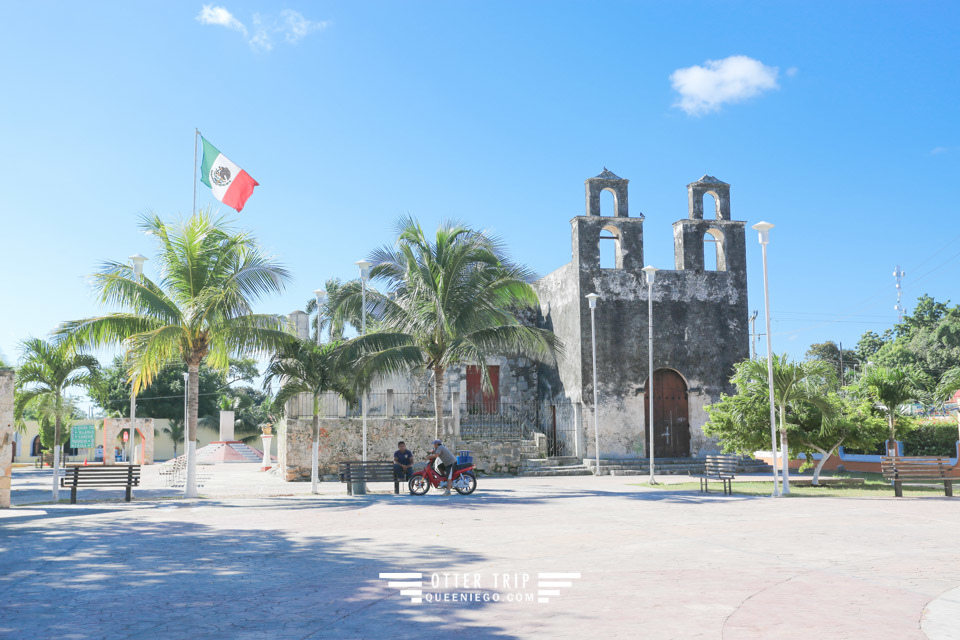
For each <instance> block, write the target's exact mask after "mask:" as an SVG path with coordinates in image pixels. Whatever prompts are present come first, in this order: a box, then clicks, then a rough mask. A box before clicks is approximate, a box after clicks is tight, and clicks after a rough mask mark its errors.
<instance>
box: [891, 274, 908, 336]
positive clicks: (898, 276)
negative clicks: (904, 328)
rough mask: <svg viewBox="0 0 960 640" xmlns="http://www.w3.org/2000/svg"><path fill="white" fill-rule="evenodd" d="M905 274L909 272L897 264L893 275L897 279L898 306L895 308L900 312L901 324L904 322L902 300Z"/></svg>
mask: <svg viewBox="0 0 960 640" xmlns="http://www.w3.org/2000/svg"><path fill="white" fill-rule="evenodd" d="M905 275H907V274H906V273H904V271H903V269H901V268H900V265H897V268H896V269H894V270H893V277H894V278H896V279H897V306H895V307H894V309H896V311H897V313H899V314H900V320H899V322H900V323H901V324H903V303H902V302H901V300H902V299H903V286H902V282H901V281H902V280H903V277H904V276H905Z"/></svg>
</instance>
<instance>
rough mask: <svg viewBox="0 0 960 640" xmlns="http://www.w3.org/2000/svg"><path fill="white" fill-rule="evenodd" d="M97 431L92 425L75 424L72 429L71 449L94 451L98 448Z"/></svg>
mask: <svg viewBox="0 0 960 640" xmlns="http://www.w3.org/2000/svg"><path fill="white" fill-rule="evenodd" d="M96 432H97V431H96V429H95V428H94V426H93V425H92V424H75V425H73V426H72V427H71V428H70V448H71V449H92V448H93V447H95V446H96V444H95V443H94V440H95V439H96Z"/></svg>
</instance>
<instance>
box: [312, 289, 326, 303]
mask: <svg viewBox="0 0 960 640" xmlns="http://www.w3.org/2000/svg"><path fill="white" fill-rule="evenodd" d="M313 295H315V296H317V302H318V303H320V304H323V301H324V300H326V299H327V292H326V291H324V290H323V289H314V290H313Z"/></svg>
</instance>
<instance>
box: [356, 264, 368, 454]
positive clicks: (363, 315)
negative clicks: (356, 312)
mask: <svg viewBox="0 0 960 640" xmlns="http://www.w3.org/2000/svg"><path fill="white" fill-rule="evenodd" d="M354 264H356V265H357V267H359V268H360V335H364V336H365V335H367V280H369V279H370V262H368V261H367V260H357V261H356V262H355V263H354ZM361 409H362V410H363V458H362V459H363V461H364V462H366V460H367V392H366V391H364V392H363V407H361Z"/></svg>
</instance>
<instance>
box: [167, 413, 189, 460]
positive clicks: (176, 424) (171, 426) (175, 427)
mask: <svg viewBox="0 0 960 640" xmlns="http://www.w3.org/2000/svg"><path fill="white" fill-rule="evenodd" d="M183 427H184V421H183V418H181V419H179V420H177V419H175V418H171V419H168V422H167V426H166V427H164V428H163V433H165V434H167V435H168V436H170V439H171V440H173V457H174V458H176V457H177V444H179V443H181V442H183V433H184V428H183Z"/></svg>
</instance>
